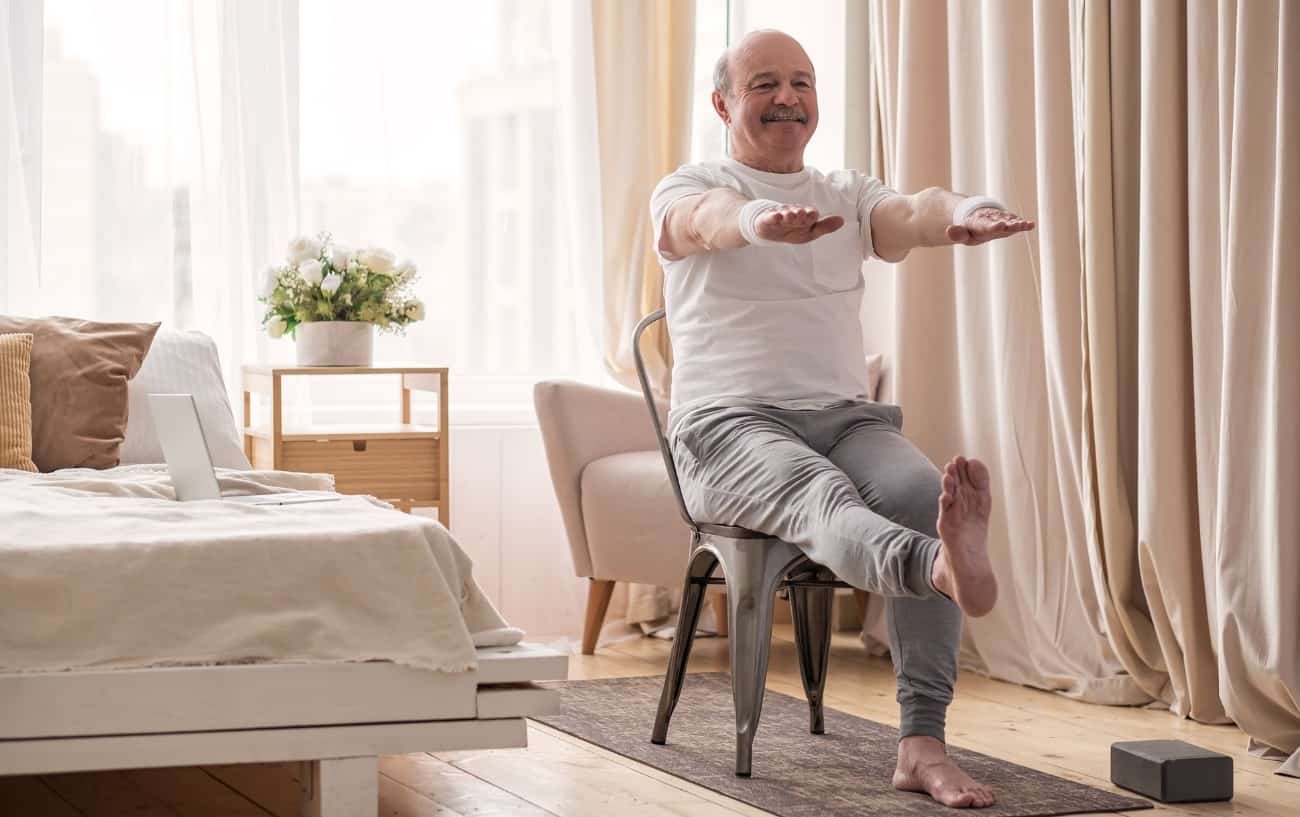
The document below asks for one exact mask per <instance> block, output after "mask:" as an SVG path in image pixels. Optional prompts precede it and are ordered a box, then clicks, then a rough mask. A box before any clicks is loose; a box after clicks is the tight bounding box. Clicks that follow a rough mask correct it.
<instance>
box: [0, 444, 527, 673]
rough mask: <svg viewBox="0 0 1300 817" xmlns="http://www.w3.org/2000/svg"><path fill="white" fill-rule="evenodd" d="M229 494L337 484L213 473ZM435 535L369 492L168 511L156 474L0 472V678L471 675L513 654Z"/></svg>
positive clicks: (177, 505) (445, 538)
mask: <svg viewBox="0 0 1300 817" xmlns="http://www.w3.org/2000/svg"><path fill="white" fill-rule="evenodd" d="M218 478H219V480H220V482H221V485H222V490H223V492H224V493H232V492H239V493H262V492H269V491H273V490H299V489H318V490H319V489H327V490H328V489H332V487H333V480H332V478H331V477H329V476H328V475H319V474H315V475H313V474H292V473H286V472H275V471H227V470H224V469H222V470H219V471H218ZM521 637H522V632H521V631H519V630H517V629H514V628H511V627H509V626H508V625H507V624H506V622H505V621H504V620H503V619H502V617H501V615H500V614H499V613H498V612H497V610H496V609H495V608H494V607H493V606H492V604H491V602H490V601H489V600H488V599H487V597H486V596H484V595H483V593H482V591H481V590H480V588H479V587H478V585H477V584H476V583H475V582H474V579H473V576H472V573H471V563H470V560H469V557H468V556H466V554H465V552H464V551H463V550H462V549H461V548H460V546H459V545H458V544H457V543H456V541H455V539H453V538H452V536H451V534H450V533H448V532H447V530H446V529H445V528H443V527H442V526H441V525H440V524H438V523H437V522H436V521H434V520H433V519H429V518H427V517H420V516H413V515H409V514H405V513H401V512H398V511H395V510H393V509H391V508H390V507H389V506H387V505H386V504H384V503H381V502H378V501H376V500H373V499H370V498H368V497H359V496H346V497H343V498H342V499H340V500H339V501H337V502H320V503H311V504H303V505H284V506H252V505H244V504H237V503H229V502H221V501H218V500H212V501H203V502H176V501H174V499H173V492H172V488H171V481H170V479H169V478H168V476H167V472H166V469H165V468H164V467H162V466H157V465H134V466H123V467H119V468H114V469H110V470H106V471H96V470H91V469H66V470H63V471H58V472H55V473H52V474H29V473H26V472H22V471H10V470H3V469H0V671H2V672H15V671H16V672H32V671H55V670H67V669H90V668H94V669H122V668H129V667H148V666H167V665H181V664H214V663H231V662H246V661H275V662H338V661H365V660H386V661H392V662H395V663H398V664H405V665H408V666H412V667H417V668H421V669H426V670H433V671H444V672H459V671H463V670H468V669H473V668H474V667H475V654H474V647H475V646H489V645H497V644H511V643H515V642H517V641H518V640H519V639H520V638H521Z"/></svg>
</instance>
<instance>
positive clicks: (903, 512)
mask: <svg viewBox="0 0 1300 817" xmlns="http://www.w3.org/2000/svg"><path fill="white" fill-rule="evenodd" d="M942 492H943V483H942V482H941V479H940V476H939V472H938V471H935V470H933V469H919V468H918V469H911V470H909V472H907V473H904V474H900V475H899V476H898V478H897V479H896V480H893V481H891V483H890V485H889V486H888V491H887V493H886V496H885V497H884V499H883V501H882V502H881V507H880V508H878V509H876V512H877V513H879V514H880V515H881V516H884V517H885V518H887V519H890V520H891V521H893V522H897V523H898V524H900V525H902V526H904V527H907V528H911V529H912V530H914V531H917V532H919V533H924V534H925V535H926V536H938V531H937V529H936V522H937V521H938V518H939V495H940V494H941V493H942Z"/></svg>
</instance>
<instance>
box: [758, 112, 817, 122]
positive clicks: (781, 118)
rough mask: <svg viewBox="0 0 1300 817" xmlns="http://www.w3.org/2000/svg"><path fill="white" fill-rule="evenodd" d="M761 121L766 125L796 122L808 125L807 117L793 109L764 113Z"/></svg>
mask: <svg viewBox="0 0 1300 817" xmlns="http://www.w3.org/2000/svg"><path fill="white" fill-rule="evenodd" d="M762 121H763V122H764V123H768V122H798V123H799V124H801V125H807V124H808V115H807V114H805V113H802V112H800V111H796V110H794V109H793V108H786V109H783V110H778V111H772V112H771V113H765V114H763V120H762Z"/></svg>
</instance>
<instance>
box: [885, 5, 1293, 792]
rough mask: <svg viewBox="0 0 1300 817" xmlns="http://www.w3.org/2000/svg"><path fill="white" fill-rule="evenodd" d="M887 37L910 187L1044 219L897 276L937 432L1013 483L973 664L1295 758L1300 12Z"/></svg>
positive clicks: (1021, 17) (1001, 501)
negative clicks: (985, 197)
mask: <svg viewBox="0 0 1300 817" xmlns="http://www.w3.org/2000/svg"><path fill="white" fill-rule="evenodd" d="M868 32H869V36H870V51H871V55H872V77H873V79H874V82H873V87H872V92H871V94H870V95H869V99H870V105H871V106H873V108H874V110H873V111H872V116H871V121H872V122H873V123H875V124H876V125H877V126H878V128H879V130H878V131H877V136H878V138H879V150H878V155H879V156H880V157H881V161H882V169H883V172H884V174H885V179H886V181H887V182H888V183H890V184H892V185H893V186H895V187H897V188H899V189H904V190H916V189H920V188H922V187H925V186H928V185H932V184H933V185H941V186H944V187H950V188H953V189H956V190H959V191H963V192H981V193H984V192H986V193H990V194H993V195H997V196H1000V197H1001V198H1003V199H1004V200H1005V201H1006V203H1007V204H1008V205H1009V206H1011V207H1013V208H1015V209H1017V210H1019V211H1020V212H1022V213H1024V214H1027V215H1030V216H1032V217H1035V218H1036V219H1037V220H1038V222H1039V227H1038V230H1037V231H1036V232H1034V233H1032V234H1030V235H1029V236H1028V237H1027V238H1017V239H1013V240H1010V241H1005V242H999V243H995V244H991V245H988V246H986V247H983V248H979V249H969V248H957V249H951V250H950V249H944V250H925V251H920V252H917V253H914V254H913V255H912V256H911V257H910V258H909V259H907V261H905V262H904V263H903V264H900V265H898V266H897V267H896V268H895V270H894V272H893V275H894V279H893V281H892V285H893V287H894V292H895V296H894V309H895V315H894V317H895V326H896V329H895V335H896V336H895V343H896V359H897V365H896V366H895V368H894V372H893V375H894V377H893V389H894V391H893V399H894V400H896V401H897V402H899V403H901V404H902V405H903V407H904V411H905V414H906V416H907V420H906V429H907V431H908V433H909V436H911V437H912V438H913V439H914V440H916V441H917V443H918V444H919V445H920V446H921V447H922V448H923V449H924V450H925V451H926V452H927V453H928V454H929V455H930V456H931V457H932V458H933V459H935V460H937V461H942V460H946V459H947V458H948V457H949V456H951V455H952V454H953V453H954V452H964V453H966V454H968V455H971V456H978V457H981V458H983V459H985V460H986V461H988V462H989V464H990V467H991V468H992V470H993V471H994V474H995V478H996V485H997V487H998V498H997V506H996V512H995V515H994V520H993V531H992V533H993V543H994V559H995V562H996V566H997V568H998V570H999V574H1000V575H1002V576H1004V577H1006V579H1007V580H1006V581H1004V585H1003V586H1004V595H1003V599H1002V601H1001V602H1000V604H999V607H998V609H997V610H996V611H995V612H994V614H993V615H991V616H989V617H988V618H985V619H980V620H975V621H971V622H968V626H967V630H966V637H965V642H964V645H963V659H964V661H965V662H966V663H967V665H970V666H974V667H976V668H979V669H982V670H984V671H987V672H989V673H991V674H993V675H995V676H997V677H1001V678H1006V679H1009V680H1012V681H1016V682H1020V683H1026V684H1030V685H1033V686H1038V687H1042V688H1047V689H1055V690H1059V691H1061V692H1063V693H1065V694H1068V695H1072V696H1075V697H1079V698H1082V699H1084V700H1089V701H1095V702H1099V703H1116V704H1118V703H1142V702H1146V701H1149V700H1158V701H1161V702H1163V703H1164V704H1166V705H1168V706H1169V707H1170V709H1171V710H1172V711H1173V712H1174V713H1176V714H1178V715H1180V716H1190V717H1193V718H1196V719H1198V720H1202V721H1207V722H1223V721H1225V720H1227V719H1229V718H1230V719H1232V720H1235V721H1236V722H1237V723H1238V724H1240V725H1241V727H1242V728H1243V729H1244V730H1245V731H1246V732H1247V733H1248V734H1250V735H1251V736H1252V737H1253V738H1255V739H1257V740H1258V741H1260V742H1261V743H1262V744H1266V745H1268V746H1271V747H1274V748H1275V749H1279V750H1282V751H1284V752H1287V753H1291V752H1296V750H1297V748H1298V747H1300V649H1298V648H1297V647H1298V645H1300V634H1297V623H1300V605H1298V604H1297V601H1296V599H1297V590H1296V588H1297V587H1300V551H1298V550H1297V548H1296V547H1295V542H1296V541H1298V540H1300V511H1298V510H1297V505H1300V503H1297V502H1296V501H1295V500H1294V499H1293V498H1292V497H1290V496H1288V492H1292V493H1293V492H1294V486H1295V485H1296V484H1300V467H1297V464H1296V454H1297V453H1300V413H1297V412H1296V410H1295V405H1296V398H1297V396H1300V395H1298V394H1297V392H1300V386H1298V385H1297V384H1298V383H1300V376H1298V375H1297V367H1296V365H1295V363H1294V361H1295V359H1296V353H1297V351H1300V335H1298V334H1297V330H1296V328H1295V322H1294V320H1293V319H1292V316H1293V315H1294V314H1295V313H1296V312H1297V309H1298V308H1300V285H1297V283H1296V274H1295V273H1296V270H1297V262H1296V261H1294V260H1292V259H1294V258H1296V257H1297V252H1298V251H1300V237H1298V236H1297V234H1298V233H1300V157H1297V156H1296V155H1295V146H1296V145H1300V60H1298V59H1297V53H1298V52H1300V8H1298V7H1297V6H1296V5H1295V4H1292V3H1290V2H1287V0H1251V2H1241V3H1236V2H1223V3H1218V4H1216V3H1213V2H1210V1H1209V0H1197V2H1192V3H1188V4H1183V3H1168V2H1161V0H1152V1H1151V2H1142V3H1130V2H1116V3H1106V2H1102V1H1101V0H1091V1H1090V2H1078V1H1077V0H1076V1H1075V2H1070V3H1059V2H1054V1H1053V0H1043V2H1031V1H1030V0H1025V1H1024V2H999V3H992V2H989V3H967V2H951V3H945V2H939V1H937V0H922V1H921V2H914V1H909V2H899V0H873V2H872V3H871V6H870V19H869V25H868ZM1288 147H1289V149H1288ZM1291 764H1292V768H1293V770H1294V771H1295V772H1297V773H1300V768H1295V767H1296V766H1300V753H1297V755H1296V756H1293V757H1292V758H1291Z"/></svg>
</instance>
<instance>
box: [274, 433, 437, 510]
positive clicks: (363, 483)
mask: <svg viewBox="0 0 1300 817" xmlns="http://www.w3.org/2000/svg"><path fill="white" fill-rule="evenodd" d="M440 444H441V440H438V439H432V438H430V439H414V440H372V439H366V438H365V437H358V438H356V439H355V440H284V441H283V443H282V445H283V451H282V453H281V459H280V467H281V468H282V469H283V470H285V471H308V472H313V473H323V474H333V475H334V484H335V488H336V489H337V490H338V491H339V493H344V494H371V495H373V496H376V497H379V498H380V499H403V500H416V501H422V502H434V501H437V500H438V499H439V496H438V473H439V456H440V454H441V452H440V450H439V446H440Z"/></svg>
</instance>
